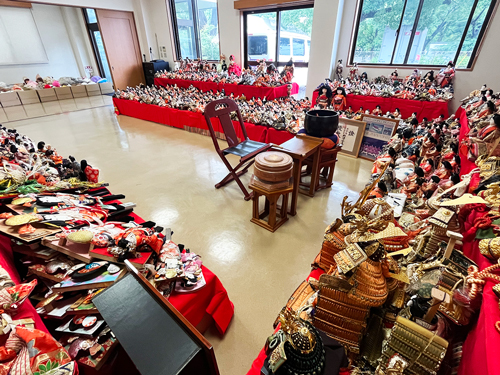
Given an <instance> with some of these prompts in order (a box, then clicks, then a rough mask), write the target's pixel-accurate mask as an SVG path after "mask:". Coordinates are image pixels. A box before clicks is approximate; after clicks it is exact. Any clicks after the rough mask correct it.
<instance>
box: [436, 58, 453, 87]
mask: <svg viewBox="0 0 500 375" xmlns="http://www.w3.org/2000/svg"><path fill="white" fill-rule="evenodd" d="M454 77H455V64H453V61H450V62H449V63H448V65H447V66H446V68H443V69H441V71H440V72H439V74H438V76H437V78H436V81H437V84H438V85H439V86H441V87H448V86H449V85H451V84H452V83H453V78H454Z"/></svg>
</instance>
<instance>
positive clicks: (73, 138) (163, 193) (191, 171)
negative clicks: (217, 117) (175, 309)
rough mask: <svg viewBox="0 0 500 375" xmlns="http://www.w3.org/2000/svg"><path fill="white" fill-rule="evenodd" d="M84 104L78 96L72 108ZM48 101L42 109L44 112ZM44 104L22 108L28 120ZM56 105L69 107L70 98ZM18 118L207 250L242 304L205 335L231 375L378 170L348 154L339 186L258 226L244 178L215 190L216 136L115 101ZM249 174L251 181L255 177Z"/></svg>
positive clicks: (28, 130) (218, 175) (179, 238)
mask: <svg viewBox="0 0 500 375" xmlns="http://www.w3.org/2000/svg"><path fill="white" fill-rule="evenodd" d="M88 99H89V102H86V103H85V105H89V103H90V98H88ZM103 100H105V99H103ZM70 105H71V106H73V103H71V104H70V103H68V106H70ZM79 105H80V108H81V105H82V103H80V104H78V103H77V102H76V101H75V103H74V106H73V107H72V108H75V106H76V108H77V109H78V106H79ZM48 107H50V106H47V105H42V108H43V109H44V111H47V110H49V111H50V109H47V108H48ZM36 110H37V109H36V108H33V112H32V110H31V108H29V109H26V108H24V109H23V111H24V115H25V116H28V115H27V112H30V113H35V112H36ZM38 110H40V107H38ZM52 110H54V111H57V110H59V111H62V110H63V104H62V103H59V107H58V106H54V107H52ZM45 113H47V112H45ZM9 116H11V117H9V118H14V113H10V114H9ZM0 122H1V121H0ZM12 124H13V125H11V126H15V127H16V129H17V130H18V131H19V132H21V133H25V134H27V135H29V136H30V137H32V138H33V140H35V141H39V140H43V141H45V142H46V143H50V144H51V145H53V146H55V147H56V148H57V151H58V152H59V153H60V154H61V155H64V156H67V155H74V156H76V157H77V158H79V159H87V160H88V162H89V163H90V164H91V165H93V166H96V167H98V168H100V170H101V178H102V179H103V180H104V181H107V182H109V183H110V188H111V190H112V191H113V192H114V193H116V194H125V195H126V199H125V201H130V202H135V203H136V204H137V208H136V209H135V211H136V212H137V213H138V214H139V215H141V216H142V217H144V218H146V219H151V220H153V221H156V222H157V223H158V225H161V226H163V227H171V228H172V229H173V230H174V232H175V233H174V236H173V239H174V241H176V242H178V243H183V244H186V246H187V247H189V248H190V249H191V250H192V251H194V252H196V253H199V254H201V255H202V257H203V262H204V264H205V265H206V266H207V267H208V268H210V269H211V270H212V271H214V272H215V273H216V274H217V275H218V277H219V278H220V280H221V281H222V283H223V284H224V285H225V287H226V289H227V291H228V293H229V297H230V298H231V300H232V301H233V303H234V306H235V315H234V319H233V321H232V323H231V325H230V326H229V329H228V331H227V333H226V334H225V336H224V337H220V336H219V335H218V334H217V333H216V331H215V329H211V330H209V332H207V333H206V337H207V338H208V340H209V341H210V342H211V343H212V344H213V345H214V348H215V354H216V357H217V360H218V363H219V368H220V372H221V374H222V375H242V374H246V372H247V371H248V369H249V368H250V366H251V363H252V361H253V359H254V358H255V357H256V356H257V354H258V353H259V351H260V349H261V348H262V347H263V345H264V343H265V340H266V338H267V337H268V336H269V335H270V334H271V333H272V331H273V327H272V324H273V322H274V320H275V318H276V316H277V314H278V312H279V311H280V309H281V308H282V306H284V305H285V303H286V301H287V300H288V297H289V296H290V295H291V294H292V293H293V291H294V290H295V289H296V288H297V286H298V285H299V284H300V283H301V282H302V281H303V280H304V279H305V277H306V276H307V275H308V274H309V272H310V264H311V262H312V261H313V259H314V257H315V256H316V255H317V254H318V252H319V250H320V248H321V242H322V238H323V233H324V230H325V228H326V227H327V225H329V224H330V223H331V222H332V221H333V220H334V219H335V218H337V217H338V216H339V215H340V203H341V201H342V198H343V197H344V196H346V195H347V196H349V197H351V198H352V199H356V197H357V196H358V192H359V191H360V190H361V189H362V188H363V187H364V185H365V183H366V182H367V181H368V178H369V175H370V167H371V163H370V162H368V161H365V160H361V159H353V158H350V157H347V156H342V155H339V162H338V163H337V167H336V171H335V177H334V180H335V183H334V186H333V187H332V189H330V190H323V191H320V192H318V193H317V194H316V196H315V197H314V198H309V197H306V196H303V195H300V196H299V200H298V214H297V216H295V217H291V218H290V220H289V221H288V222H287V223H285V224H284V225H283V226H282V227H281V228H280V229H279V230H278V231H277V232H276V233H270V232H268V231H266V230H264V229H262V228H260V227H258V226H257V225H255V224H252V223H251V222H250V218H251V212H252V207H251V202H245V201H244V200H243V195H242V194H241V192H240V191H239V189H238V187H237V186H236V184H235V183H232V184H229V185H228V186H227V187H225V188H223V189H220V190H216V189H215V188H214V185H215V183H217V182H219V180H220V179H222V177H224V176H225V175H226V174H227V170H226V169H225V167H224V165H223V164H222V162H221V160H220V159H219V157H218V156H217V154H216V153H215V151H214V147H213V144H212V140H211V139H210V138H209V137H205V136H202V135H199V134H193V133H188V132H185V131H182V130H179V129H174V128H170V127H167V126H162V125H158V124H154V123H151V122H146V121H141V120H137V119H134V118H130V117H126V116H119V117H116V116H115V114H114V112H113V107H112V106H105V107H100V108H94V109H88V110H83V111H79V112H71V113H65V114H58V115H54V116H44V117H37V118H33V119H28V120H21V121H16V122H14V123H12ZM14 124H15V125H14ZM242 179H243V181H244V182H245V183H248V181H249V179H250V174H246V175H244V176H243V178H242ZM166 339H168V338H166Z"/></svg>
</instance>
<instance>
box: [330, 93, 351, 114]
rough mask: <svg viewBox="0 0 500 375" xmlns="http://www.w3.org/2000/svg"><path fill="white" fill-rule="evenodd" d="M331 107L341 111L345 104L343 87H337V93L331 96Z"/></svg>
mask: <svg viewBox="0 0 500 375" xmlns="http://www.w3.org/2000/svg"><path fill="white" fill-rule="evenodd" d="M332 102H333V108H334V109H335V110H336V111H343V110H344V108H345V107H346V105H347V101H346V94H345V89H344V88H343V87H337V93H336V94H335V96H334V97H333V101H332Z"/></svg>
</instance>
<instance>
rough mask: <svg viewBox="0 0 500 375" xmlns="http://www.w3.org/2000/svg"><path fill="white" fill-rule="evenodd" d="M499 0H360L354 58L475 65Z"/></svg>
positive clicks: (367, 62) (374, 61)
mask: <svg viewBox="0 0 500 375" xmlns="http://www.w3.org/2000/svg"><path fill="white" fill-rule="evenodd" d="M496 1H497V0H360V6H359V14H358V20H357V27H356V31H355V36H354V45H353V48H352V51H351V59H350V63H353V62H357V63H358V64H363V65H370V64H380V65H412V66H418V65H422V66H444V65H446V64H447V63H448V61H453V62H454V63H455V65H456V67H457V68H470V67H471V66H472V63H473V61H474V56H475V54H476V52H477V49H478V47H479V44H480V42H481V38H482V36H483V34H484V32H485V29H486V26H487V24H488V21H489V19H490V16H491V14H492V12H493V9H494V7H495V4H496Z"/></svg>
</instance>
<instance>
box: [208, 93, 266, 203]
mask: <svg viewBox="0 0 500 375" xmlns="http://www.w3.org/2000/svg"><path fill="white" fill-rule="evenodd" d="M232 112H236V114H237V116H238V120H239V125H240V127H241V131H242V132H243V139H242V140H241V141H240V140H238V137H237V136H236V129H235V125H234V123H233V121H232V120H231V113H232ZM214 117H217V118H218V119H219V121H220V124H221V126H222V131H223V133H224V135H225V136H226V141H227V144H228V146H229V147H228V148H225V149H223V150H221V149H220V147H219V142H218V141H217V137H216V135H215V130H214V127H213V125H212V118H214ZM205 120H206V121H207V125H208V130H209V131H210V136H211V137H212V141H213V142H214V146H215V151H217V153H218V154H219V156H220V158H221V159H222V162H223V163H224V164H225V165H226V167H227V169H228V170H229V174H228V175H227V176H226V177H224V178H223V179H222V181H221V182H219V183H218V184H216V185H215V188H216V189H219V188H221V187H222V186H224V185H226V184H228V183H229V182H231V181H233V180H234V181H236V183H237V184H238V186H239V187H240V189H241V191H242V192H243V194H244V195H245V200H246V201H247V200H249V199H251V198H252V194H250V193H249V192H248V191H247V189H246V188H245V186H244V185H243V183H242V182H241V181H240V176H241V175H242V174H244V173H246V172H247V171H248V168H250V166H251V165H252V164H253V162H254V160H253V159H254V158H255V156H256V155H257V154H259V153H261V152H263V151H266V150H268V149H269V148H271V145H270V144H267V143H261V142H255V141H251V140H250V139H249V138H248V135H247V131H246V129H245V124H244V123H243V118H242V117H241V113H240V110H239V108H238V105H237V104H236V103H235V102H234V101H233V100H231V99H219V100H215V101H213V102H211V103H209V104H208V105H207V106H206V107H205ZM228 154H233V155H236V156H239V157H240V162H239V163H238V165H237V166H236V167H234V168H233V167H232V166H231V164H230V163H229V161H228V160H227V158H226V155H228ZM240 169H241V170H240Z"/></svg>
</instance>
